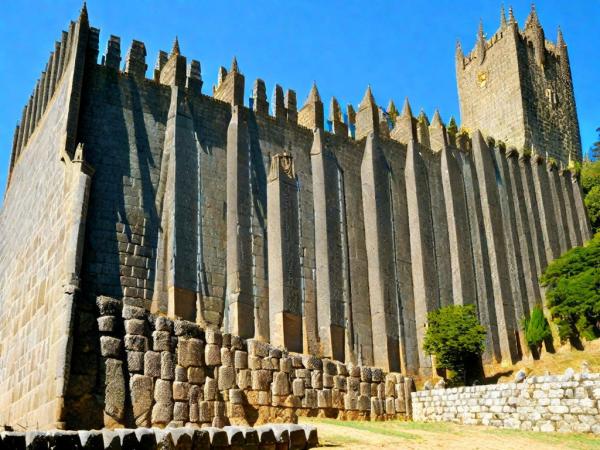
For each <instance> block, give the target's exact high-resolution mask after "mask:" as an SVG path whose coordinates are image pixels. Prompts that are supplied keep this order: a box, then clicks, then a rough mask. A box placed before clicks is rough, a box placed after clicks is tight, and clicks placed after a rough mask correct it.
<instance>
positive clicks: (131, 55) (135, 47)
mask: <svg viewBox="0 0 600 450" xmlns="http://www.w3.org/2000/svg"><path fill="white" fill-rule="evenodd" d="M147 69H148V65H147V64H146V46H145V45H144V43H143V42H140V41H136V40H135V39H134V40H133V41H131V46H130V47H129V50H127V56H126V58H125V73H127V74H129V75H131V76H132V77H136V78H140V79H145V78H146V70H147Z"/></svg>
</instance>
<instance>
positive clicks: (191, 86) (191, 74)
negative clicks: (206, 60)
mask: <svg viewBox="0 0 600 450" xmlns="http://www.w3.org/2000/svg"><path fill="white" fill-rule="evenodd" d="M202 85H203V81H202V73H201V68H200V61H197V60H195V59H192V60H191V61H190V63H189V64H188V67H187V81H186V85H185V87H186V88H187V90H188V92H190V93H195V94H201V93H202Z"/></svg>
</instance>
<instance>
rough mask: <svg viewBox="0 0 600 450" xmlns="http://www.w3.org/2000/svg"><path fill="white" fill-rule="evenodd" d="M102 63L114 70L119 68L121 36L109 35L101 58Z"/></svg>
mask: <svg viewBox="0 0 600 450" xmlns="http://www.w3.org/2000/svg"><path fill="white" fill-rule="evenodd" d="M102 60H103V64H104V65H105V66H106V67H109V68H111V69H114V70H117V71H118V70H120V66H121V38H120V37H118V36H114V35H112V34H111V35H110V38H109V39H108V43H107V45H106V52H105V53H104V57H103V58H102Z"/></svg>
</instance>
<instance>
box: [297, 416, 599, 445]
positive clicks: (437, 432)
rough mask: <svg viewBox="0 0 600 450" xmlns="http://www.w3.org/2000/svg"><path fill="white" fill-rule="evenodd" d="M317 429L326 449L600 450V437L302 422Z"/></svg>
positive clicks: (430, 425) (428, 425) (440, 426)
mask: <svg viewBox="0 0 600 450" xmlns="http://www.w3.org/2000/svg"><path fill="white" fill-rule="evenodd" d="M301 422H305V423H311V424H313V425H316V426H317V429H318V433H319V441H320V443H321V445H322V446H323V447H330V448H336V449H337V448H339V449H342V448H351V449H361V450H375V449H377V450H380V449H400V448H401V449H444V450H452V449H460V450H471V449H485V450H488V449H491V450H507V449H526V450H540V449H582V450H583V449H594V448H597V449H600V438H595V437H594V436H591V435H582V434H558V433H552V434H545V433H533V432H523V431H516V430H499V429H496V428H489V427H481V426H464V425H455V424H449V423H439V424H438V423H435V424H434V423H416V422H374V423H372V422H341V421H335V420H328V419H301Z"/></svg>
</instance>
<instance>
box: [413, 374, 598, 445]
mask: <svg viewBox="0 0 600 450" xmlns="http://www.w3.org/2000/svg"><path fill="white" fill-rule="evenodd" d="M599 400H600V373H594V374H586V373H582V374H575V373H573V371H572V370H570V369H569V370H567V371H566V372H565V374H564V375H560V376H549V375H548V376H538V377H531V378H527V379H526V380H525V381H524V382H523V383H519V384H517V383H506V384H495V385H486V386H470V387H459V388H451V389H433V390H428V391H419V392H413V394H412V407H413V418H414V420H418V421H426V422H457V423H463V424H468V425H490V426H494V427H501V428H514V429H521V430H533V431H561V432H568V431H575V432H584V433H588V432H592V433H595V434H600V415H599V414H598V410H599V407H600V405H599Z"/></svg>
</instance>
